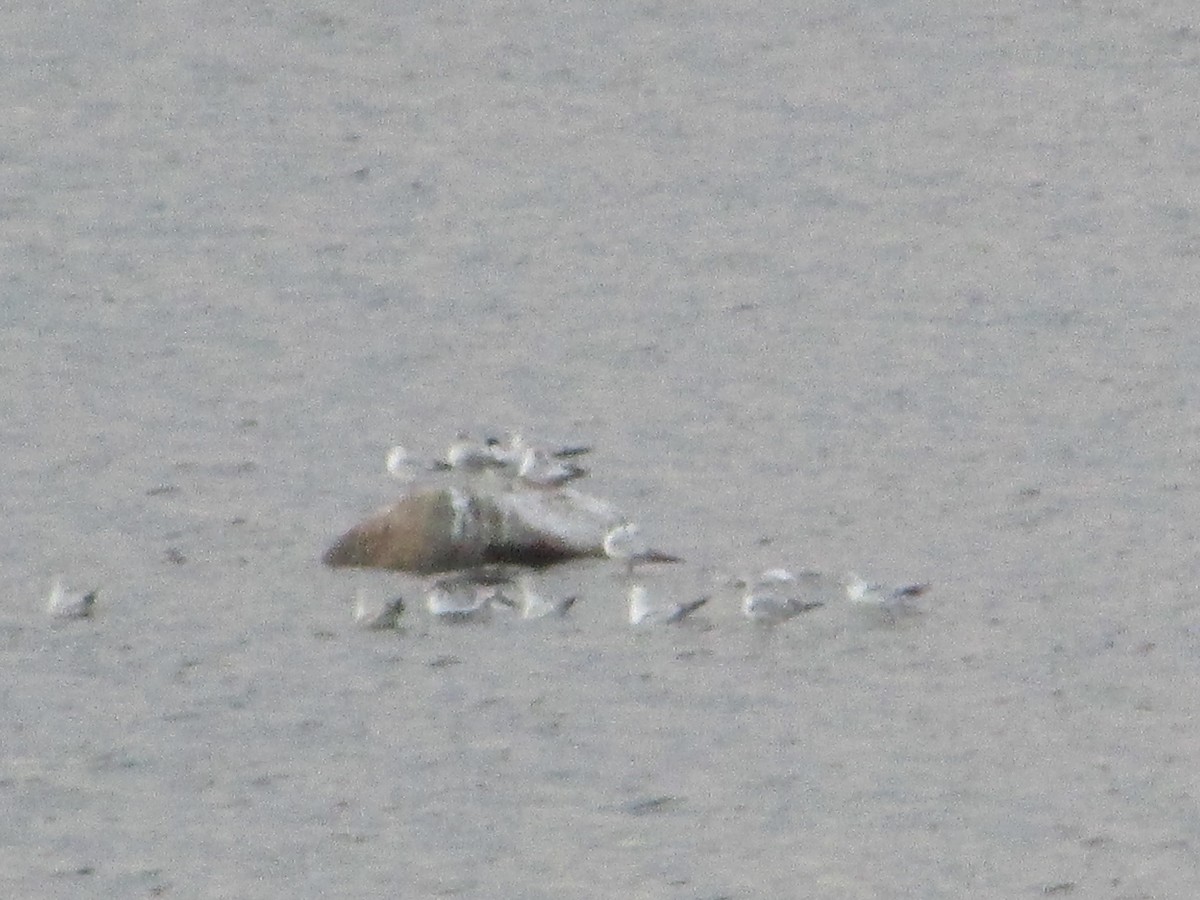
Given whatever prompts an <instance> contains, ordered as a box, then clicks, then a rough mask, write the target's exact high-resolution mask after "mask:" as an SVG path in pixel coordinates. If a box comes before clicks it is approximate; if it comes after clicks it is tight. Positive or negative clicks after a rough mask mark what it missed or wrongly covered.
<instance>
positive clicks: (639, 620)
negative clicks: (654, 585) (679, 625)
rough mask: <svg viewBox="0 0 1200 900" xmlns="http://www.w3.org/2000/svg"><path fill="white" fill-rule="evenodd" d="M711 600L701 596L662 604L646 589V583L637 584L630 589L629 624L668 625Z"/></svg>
mask: <svg viewBox="0 0 1200 900" xmlns="http://www.w3.org/2000/svg"><path fill="white" fill-rule="evenodd" d="M708 600H709V598H708V597H701V598H700V599H698V600H692V601H691V602H690V603H671V604H668V605H666V606H660V605H658V604H656V603H654V602H653V601H652V600H651V599H650V596H649V594H648V593H647V591H646V587H645V585H641V584H635V585H633V586H632V587H631V588H630V589H629V624H630V625H668V624H675V623H676V622H681V621H683V619H684V618H686V617H687V616H688V615H690V614H691V613H693V612H695V611H696V610H698V609H699V608H700V607H702V606H703V605H704V604H705V603H707V602H708Z"/></svg>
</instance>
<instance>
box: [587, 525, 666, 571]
mask: <svg viewBox="0 0 1200 900" xmlns="http://www.w3.org/2000/svg"><path fill="white" fill-rule="evenodd" d="M603 547H604V555H605V556H607V557H608V558H609V559H615V560H617V561H618V562H621V563H624V564H625V574H626V575H627V576H628V575H632V574H633V567H634V566H636V565H637V564H638V563H647V562H662V563H668V562H670V563H674V562H680V561H681V560H680V559H679V557H678V556H672V555H671V554H670V553H663V552H662V551H661V550H654V549H652V548H651V547H650V545H649V544H647V543H646V539H645V538H644V537H643V536H642V530H641V529H640V528H639V527H638V526H637V524H636V523H635V522H625V523H624V524H622V525H618V526H617V527H616V528H613V529H612V530H611V531H609V532H608V534H606V535H604V544H603Z"/></svg>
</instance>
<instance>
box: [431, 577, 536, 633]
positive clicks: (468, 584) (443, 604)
mask: <svg viewBox="0 0 1200 900" xmlns="http://www.w3.org/2000/svg"><path fill="white" fill-rule="evenodd" d="M496 604H500V605H503V606H508V607H512V606H513V605H514V604H513V602H512V601H511V600H509V599H508V598H507V597H505V596H504V595H503V594H502V593H500V591H499V590H498V589H497V588H496V586H495V585H485V584H479V583H478V582H475V581H472V580H470V579H469V578H462V577H457V576H450V577H449V578H441V579H438V580H437V581H435V582H434V583H433V584H432V585H431V586H430V588H429V591H428V593H427V594H426V595H425V606H426V608H427V609H428V610H429V612H430V614H431V615H432V616H433V617H434V618H435V619H438V620H439V621H442V622H454V623H459V622H486V621H488V620H489V619H490V618H491V617H492V608H493V606H495V605H496Z"/></svg>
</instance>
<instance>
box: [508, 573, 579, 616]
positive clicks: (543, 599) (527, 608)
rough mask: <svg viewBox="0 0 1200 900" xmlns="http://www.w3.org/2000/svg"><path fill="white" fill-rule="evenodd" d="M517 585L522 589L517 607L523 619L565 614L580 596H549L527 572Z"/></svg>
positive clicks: (518, 580)
mask: <svg viewBox="0 0 1200 900" xmlns="http://www.w3.org/2000/svg"><path fill="white" fill-rule="evenodd" d="M517 587H518V589H519V591H520V593H519V594H518V599H517V601H516V604H515V606H516V609H517V611H518V612H519V613H520V614H521V618H522V619H543V618H545V617H547V616H565V615H566V614H567V610H569V609H570V608H571V607H572V606H574V605H575V601H576V600H578V599H579V598H578V597H577V596H575V595H571V596H570V597H547V596H545V595H544V594H542V593H541V592H540V591H538V589H537V585H536V584H535V583H534V580H533V576H532V575H529V574H528V573H525V574H523V575H521V576H520V577H519V578H518V579H517Z"/></svg>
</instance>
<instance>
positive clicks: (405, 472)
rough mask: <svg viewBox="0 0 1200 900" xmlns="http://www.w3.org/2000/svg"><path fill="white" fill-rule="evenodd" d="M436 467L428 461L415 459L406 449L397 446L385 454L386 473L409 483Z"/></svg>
mask: <svg viewBox="0 0 1200 900" xmlns="http://www.w3.org/2000/svg"><path fill="white" fill-rule="evenodd" d="M436 468H437V466H436V465H435V464H434V463H432V462H430V461H428V460H420V459H417V458H415V457H414V456H413V455H412V454H410V453H409V452H408V449H407V448H405V447H403V446H401V445H400V444H397V445H396V446H395V447H393V448H392V449H391V450H389V451H388V453H387V473H388V474H389V475H391V476H392V477H393V478H395V479H397V480H399V481H403V482H404V483H406V484H407V483H409V482H412V481H416V480H417V479H418V478H420V477H421V476H422V475H426V474H428V473H430V472H432V471H433V470H434V469H436Z"/></svg>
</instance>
